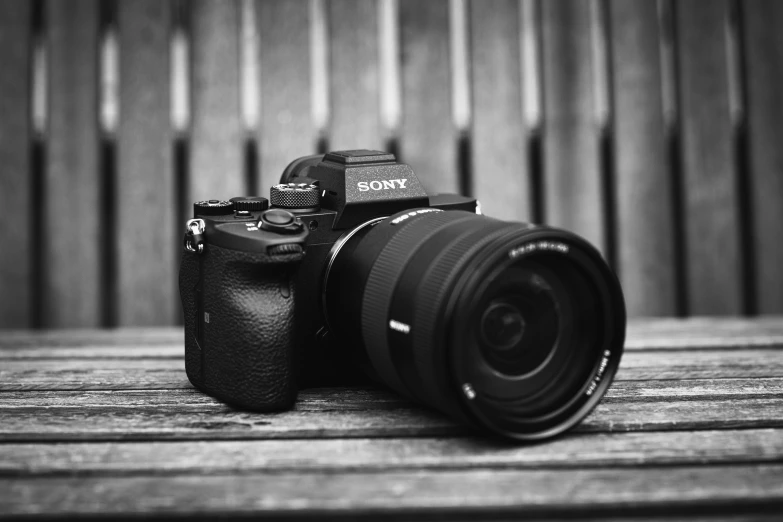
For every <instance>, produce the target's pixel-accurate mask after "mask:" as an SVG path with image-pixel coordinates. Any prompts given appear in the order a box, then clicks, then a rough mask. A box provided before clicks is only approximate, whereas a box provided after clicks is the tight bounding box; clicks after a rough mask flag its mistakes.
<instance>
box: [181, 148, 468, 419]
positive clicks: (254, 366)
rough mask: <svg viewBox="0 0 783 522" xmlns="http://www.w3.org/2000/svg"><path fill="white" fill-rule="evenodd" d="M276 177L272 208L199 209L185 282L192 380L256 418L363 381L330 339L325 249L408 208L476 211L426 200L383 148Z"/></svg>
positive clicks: (309, 160)
mask: <svg viewBox="0 0 783 522" xmlns="http://www.w3.org/2000/svg"><path fill="white" fill-rule="evenodd" d="M281 182H282V183H281V184H280V185H277V186H275V187H273V188H272V191H271V206H269V202H268V201H267V200H266V199H265V198H254V197H251V198H248V197H237V198H232V200H231V201H219V200H211V201H202V202H197V203H195V204H194V219H193V220H190V221H189V222H188V226H187V232H186V235H185V249H184V251H183V254H182V264H181V268H180V276H179V277H180V279H179V286H180V295H181V299H182V306H183V311H184V316H185V368H186V371H187V375H188V378H189V379H190V381H191V383H193V385H195V386H196V387H197V388H199V389H200V390H202V391H204V392H207V393H209V394H210V395H213V396H215V397H217V398H219V399H221V400H223V401H225V402H227V403H229V404H232V405H236V406H239V407H242V408H246V409H250V410H254V411H276V410H284V409H288V408H290V407H291V406H292V405H293V402H294V401H295V399H296V394H297V390H298V389H299V387H301V386H303V385H323V384H335V383H341V382H346V381H357V380H361V379H362V375H363V374H362V373H359V372H357V371H355V361H353V360H352V359H351V358H349V357H347V356H346V353H347V352H346V350H340V349H335V347H334V346H333V345H332V343H330V339H329V333H328V329H327V328H326V318H325V317H324V312H323V308H322V306H321V303H322V298H321V293H322V291H323V278H324V272H325V271H326V270H327V268H328V266H329V261H330V253H332V251H333V248H334V246H335V244H336V243H337V242H338V240H339V239H340V238H341V237H343V236H345V235H346V232H347V231H352V230H356V229H357V227H360V226H361V225H363V224H372V223H373V222H374V221H375V220H377V219H379V218H383V217H386V216H390V215H393V214H396V213H399V212H401V211H405V210H410V209H427V208H432V209H440V210H465V211H469V212H475V211H476V201H475V199H472V198H467V197H462V196H457V195H437V196H428V195H427V193H426V192H425V191H424V189H423V188H422V186H421V183H420V182H419V180H418V178H417V177H416V175H415V174H414V172H413V170H412V169H411V168H410V167H409V166H408V165H405V164H402V163H397V162H396V159H395V157H394V155H392V154H388V153H384V152H379V151H369V150H352V151H341V152H332V153H329V154H326V155H324V156H321V155H318V156H308V157H304V158H300V159H299V160H296V161H294V162H293V163H292V164H291V165H289V167H288V168H287V169H286V171H285V172H284V173H283V175H282V178H281ZM365 370H367V369H365Z"/></svg>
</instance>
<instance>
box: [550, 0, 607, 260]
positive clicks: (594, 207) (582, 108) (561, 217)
mask: <svg viewBox="0 0 783 522" xmlns="http://www.w3.org/2000/svg"><path fill="white" fill-rule="evenodd" d="M541 15H542V24H543V25H542V28H543V42H542V71H543V98H544V193H545V196H544V200H545V203H544V216H545V221H546V222H547V223H548V224H550V225H555V226H561V227H564V228H567V229H569V230H572V231H574V232H576V233H577V234H580V235H582V236H584V237H585V238H586V239H588V240H589V241H590V242H592V243H593V244H594V245H595V246H596V247H598V248H599V249H600V250H601V251H603V252H604V253H605V252H606V248H607V244H606V232H605V230H604V216H605V207H604V205H605V202H604V197H603V191H602V180H601V168H600V157H599V135H598V132H599V129H598V125H597V121H596V114H595V108H594V105H593V94H594V93H593V64H592V61H593V58H592V51H591V35H590V31H591V26H590V23H591V20H590V2H588V1H585V0H547V1H545V2H541Z"/></svg>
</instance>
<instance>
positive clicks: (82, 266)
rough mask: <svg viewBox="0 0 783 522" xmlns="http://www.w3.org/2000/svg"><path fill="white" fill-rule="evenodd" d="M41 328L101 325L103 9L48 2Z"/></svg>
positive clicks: (78, 0)
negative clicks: (100, 47)
mask: <svg viewBox="0 0 783 522" xmlns="http://www.w3.org/2000/svg"><path fill="white" fill-rule="evenodd" d="M46 5H47V16H46V19H47V24H48V33H49V34H48V50H49V64H50V66H49V73H48V80H49V81H48V83H49V85H48V92H49V104H48V108H49V116H48V122H49V126H48V142H47V160H46V181H45V190H46V194H45V195H44V200H45V201H46V204H45V210H44V214H45V228H44V237H43V238H42V239H43V242H44V249H43V252H44V259H43V266H44V295H43V299H42V301H43V319H42V322H43V325H44V326H49V327H61V326H63V327H66V326H98V325H99V324H100V322H101V313H102V312H101V281H102V274H103V267H102V263H101V248H100V223H101V215H100V210H99V209H100V208H101V207H100V205H99V195H100V190H101V186H102V179H101V175H100V173H99V169H98V114H97V112H98V111H97V109H98V2H97V1H95V0H74V1H69V2H61V1H58V0H50V1H49V2H47V4H46Z"/></svg>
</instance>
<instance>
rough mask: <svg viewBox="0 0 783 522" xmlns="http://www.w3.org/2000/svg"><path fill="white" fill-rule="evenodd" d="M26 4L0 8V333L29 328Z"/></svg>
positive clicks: (13, 3)
mask: <svg viewBox="0 0 783 522" xmlns="http://www.w3.org/2000/svg"><path fill="white" fill-rule="evenodd" d="M31 25H32V24H31V22H30V2H28V1H26V0H11V1H6V2H2V3H0V64H2V67H3V74H2V75H1V76H0V114H2V115H3V123H2V125H0V165H2V170H0V208H2V209H3V213H4V214H5V215H6V216H14V217H13V218H11V219H8V217H6V219H3V220H1V221H0V244H2V245H3V251H4V252H5V254H4V255H3V256H0V288H2V289H3V295H4V297H3V299H0V328H26V327H29V326H30V325H31V323H32V303H33V300H32V255H33V253H32V247H33V227H32V224H31V221H30V219H29V218H28V215H29V212H30V207H29V205H30V203H32V199H31V189H32V183H31V172H30V149H31V147H30V122H29V117H30V112H29V107H30V98H31V96H30V92H31V91H32V88H31V85H30V83H31V82H30V78H31V69H32V67H31V62H32V49H31V48H32V42H31V41H32V37H31V34H30V28H31Z"/></svg>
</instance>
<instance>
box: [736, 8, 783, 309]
mask: <svg viewBox="0 0 783 522" xmlns="http://www.w3.org/2000/svg"><path fill="white" fill-rule="evenodd" d="M741 7H742V11H743V14H744V16H743V20H744V27H743V29H744V31H743V33H744V37H745V42H744V43H745V46H744V49H745V56H744V60H745V74H746V77H745V88H746V97H747V124H748V133H749V138H750V143H749V145H750V149H749V155H750V172H743V173H740V175H741V176H743V177H745V178H746V179H747V180H749V182H750V187H751V191H750V192H751V198H750V201H751V204H750V213H751V216H752V220H753V223H752V234H753V243H754V246H755V252H754V254H753V259H754V261H755V263H754V266H753V269H754V270H755V283H756V288H755V295H756V299H757V302H756V307H757V310H758V311H759V312H760V313H766V314H769V313H781V312H783V273H782V272H781V270H780V267H781V266H783V242H781V241H780V232H779V229H780V223H783V151H781V148H780V146H779V142H780V136H781V134H783V89H781V87H782V86H783V34H782V33H781V31H780V30H779V29H780V27H781V24H783V5H781V4H780V2H775V1H774V0H773V1H766V0H750V1H745V2H742V4H741Z"/></svg>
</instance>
